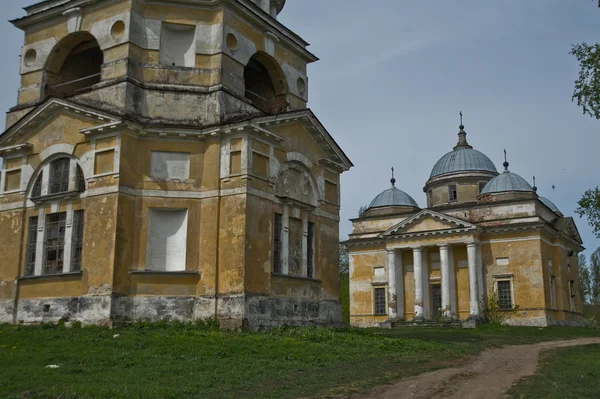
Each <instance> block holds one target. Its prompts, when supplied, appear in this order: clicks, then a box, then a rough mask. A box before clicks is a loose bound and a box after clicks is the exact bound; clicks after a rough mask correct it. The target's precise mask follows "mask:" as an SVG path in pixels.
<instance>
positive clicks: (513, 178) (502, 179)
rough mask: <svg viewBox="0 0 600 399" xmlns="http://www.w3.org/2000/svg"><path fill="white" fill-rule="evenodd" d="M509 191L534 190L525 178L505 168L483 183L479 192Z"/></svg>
mask: <svg viewBox="0 0 600 399" xmlns="http://www.w3.org/2000/svg"><path fill="white" fill-rule="evenodd" d="M510 191H531V192H532V193H533V192H535V191H534V190H533V187H531V186H530V185H529V183H527V181H526V180H525V179H523V178H522V177H521V176H519V175H517V174H516V173H511V172H509V171H508V170H506V171H505V172H504V173H502V174H501V175H498V176H496V177H494V178H493V179H492V180H490V181H489V182H488V184H486V185H485V187H484V188H483V190H481V194H493V193H504V192H510Z"/></svg>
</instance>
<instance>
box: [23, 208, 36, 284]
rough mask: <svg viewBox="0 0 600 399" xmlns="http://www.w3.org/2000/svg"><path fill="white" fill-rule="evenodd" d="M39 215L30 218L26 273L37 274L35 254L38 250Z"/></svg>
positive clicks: (29, 274)
mask: <svg viewBox="0 0 600 399" xmlns="http://www.w3.org/2000/svg"><path fill="white" fill-rule="evenodd" d="M37 230H38V217H37V216H34V217H30V218H29V229H28V230H27V254H26V258H25V275H26V276H33V275H34V274H35V256H36V252H37V233H38V231H37Z"/></svg>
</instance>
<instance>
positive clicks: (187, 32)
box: [159, 22, 196, 67]
mask: <svg viewBox="0 0 600 399" xmlns="http://www.w3.org/2000/svg"><path fill="white" fill-rule="evenodd" d="M195 38H196V26H195V25H181V24H172V23H166V22H163V23H162V27H161V32H160V51H159V60H160V63H161V64H162V65H169V66H179V67H194V66H196V45H195Z"/></svg>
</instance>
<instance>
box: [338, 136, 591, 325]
mask: <svg viewBox="0 0 600 399" xmlns="http://www.w3.org/2000/svg"><path fill="white" fill-rule="evenodd" d="M504 166H505V171H504V172H503V173H501V174H498V172H497V170H496V167H495V166H494V164H493V162H492V161H491V160H490V159H489V158H488V157H487V156H485V155H484V154H482V153H481V152H479V151H476V150H474V149H473V147H471V146H470V145H469V144H468V143H467V140H466V133H465V131H464V127H463V126H461V127H460V132H459V142H458V144H457V146H456V147H454V150H453V151H451V152H449V153H448V154H446V155H444V157H442V158H441V159H440V160H439V161H438V162H437V164H436V165H435V166H434V168H433V171H432V173H431V177H430V179H429V180H428V181H427V183H426V185H425V188H424V191H425V193H426V195H427V208H426V209H420V208H419V207H418V205H417V203H416V202H415V201H414V199H413V198H412V197H411V196H410V195H408V194H406V193H405V192H403V191H402V190H399V189H398V188H396V187H395V183H396V181H395V179H393V178H392V187H391V188H390V189H388V190H385V191H384V192H382V193H381V194H379V195H378V196H377V197H376V198H375V199H374V200H373V202H372V203H371V205H370V206H369V208H368V209H367V211H366V214H365V215H363V216H362V217H359V218H358V219H354V220H353V221H352V223H353V231H352V234H351V235H350V238H349V240H348V242H347V244H348V245H349V255H350V319H351V324H353V325H355V326H377V325H381V323H385V324H388V325H389V323H390V322H395V321H413V320H414V321H418V320H471V321H472V322H477V320H480V319H481V318H482V316H483V312H484V310H485V309H486V307H487V308H488V309H490V308H499V310H498V311H499V312H504V315H505V317H506V323H508V324H512V325H532V326H548V325H557V324H559V325H567V324H568V325H577V324H581V322H582V320H583V318H582V301H581V296H580V293H579V282H578V275H579V273H578V264H577V260H578V257H577V255H578V253H579V252H581V251H582V250H583V247H582V241H581V237H580V236H579V233H578V232H577V227H576V226H575V223H574V221H573V219H572V218H570V217H564V215H563V214H562V213H561V212H560V211H559V210H558V208H557V207H556V206H555V205H554V204H553V203H552V202H550V201H549V200H548V199H546V198H544V197H541V196H538V194H537V188H536V187H535V184H534V187H532V186H530V185H529V184H528V183H527V182H526V181H525V180H524V179H523V178H521V177H520V176H518V175H516V174H514V173H511V172H510V171H509V170H508V166H509V165H508V163H507V162H505V164H504ZM490 299H491V301H490ZM494 299H496V300H495V301H494ZM490 302H495V306H489V303H490ZM471 324H472V323H471Z"/></svg>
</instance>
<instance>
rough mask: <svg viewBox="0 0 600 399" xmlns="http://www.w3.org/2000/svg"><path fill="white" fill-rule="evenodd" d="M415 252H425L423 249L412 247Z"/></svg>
mask: <svg viewBox="0 0 600 399" xmlns="http://www.w3.org/2000/svg"><path fill="white" fill-rule="evenodd" d="M412 250H413V252H423V247H412Z"/></svg>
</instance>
